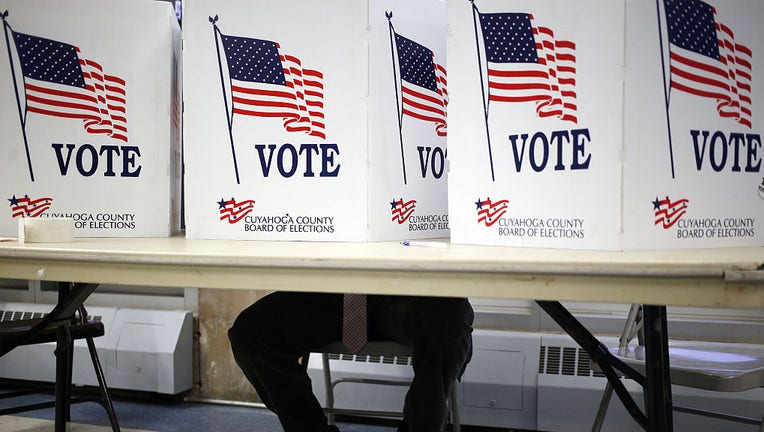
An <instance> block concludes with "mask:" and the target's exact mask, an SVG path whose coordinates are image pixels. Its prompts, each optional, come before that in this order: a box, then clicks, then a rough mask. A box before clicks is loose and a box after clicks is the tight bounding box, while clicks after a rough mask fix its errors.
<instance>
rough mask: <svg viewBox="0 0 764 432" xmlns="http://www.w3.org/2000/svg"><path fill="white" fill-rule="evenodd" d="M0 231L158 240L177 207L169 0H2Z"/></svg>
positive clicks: (175, 66) (176, 58) (176, 92)
mask: <svg viewBox="0 0 764 432" xmlns="http://www.w3.org/2000/svg"><path fill="white" fill-rule="evenodd" d="M0 14H2V26H3V32H2V33H3V34H2V36H0V37H2V38H3V42H2V45H1V46H2V49H0V83H2V84H0V113H2V115H0V131H2V137H3V139H2V142H0V154H1V155H2V157H0V195H1V196H2V197H3V198H4V199H3V202H5V203H9V205H6V207H5V210H3V213H2V214H0V235H5V236H15V235H16V231H17V221H16V219H17V218H22V217H67V218H73V219H74V221H75V236H88V237H149V236H152V237H165V236H168V235H170V234H171V232H172V229H173V228H174V227H175V226H177V220H178V215H179V209H180V205H179V202H178V199H179V193H178V192H177V191H178V190H179V188H180V187H179V182H178V180H179V167H180V165H179V161H180V157H179V156H178V155H179V153H180V120H181V119H180V103H181V101H180V77H179V73H180V71H181V69H180V67H181V63H180V62H181V54H180V27H179V25H178V22H177V19H176V17H175V14H174V13H173V9H172V6H171V5H170V4H169V3H167V2H103V1H98V0H71V1H67V2H60V1H56V0H30V1H23V2H18V1H7V0H1V1H0Z"/></svg>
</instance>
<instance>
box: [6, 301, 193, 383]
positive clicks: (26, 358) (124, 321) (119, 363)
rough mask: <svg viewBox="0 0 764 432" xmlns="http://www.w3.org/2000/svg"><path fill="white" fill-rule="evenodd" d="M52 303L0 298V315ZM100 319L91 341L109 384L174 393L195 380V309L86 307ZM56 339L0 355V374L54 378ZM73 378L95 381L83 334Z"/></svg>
mask: <svg viewBox="0 0 764 432" xmlns="http://www.w3.org/2000/svg"><path fill="white" fill-rule="evenodd" d="M52 308H53V305H45V304H34V303H0V321H10V320H18V319H22V318H30V317H40V316H42V314H43V313H47V312H49V311H50V310H51V309H52ZM87 311H88V314H89V315H90V316H91V317H93V318H92V319H95V320H97V321H101V322H102V323H103V324H104V328H105V335H104V336H101V337H99V338H95V339H94V340H93V342H94V343H95V345H96V349H97V350H98V357H99V359H100V361H101V366H102V367H103V371H104V375H105V378H106V382H107V383H108V385H109V387H111V388H117V389H126V390H140V391H147V392H155V393H162V394H178V393H182V392H185V391H187V390H190V389H191V386H192V385H193V315H192V314H191V312H189V311H178V310H173V311H158V310H147V309H129V308H112V307H89V308H88V309H87ZM55 348H56V345H55V344H54V343H47V344H40V345H29V346H22V347H18V348H16V349H14V350H13V351H11V352H10V353H8V354H6V355H5V356H3V357H2V358H0V377H3V378H11V379H20V380H32V381H50V382H54V381H55V377H56V362H55V356H54V355H53V350H54V349H55ZM74 360H75V361H74V370H73V374H72V382H74V383H75V384H79V385H97V384H98V381H97V379H96V376H95V373H94V372H93V366H92V363H91V361H90V355H89V354H88V348H87V345H86V344H85V341H84V340H80V341H75V354H74Z"/></svg>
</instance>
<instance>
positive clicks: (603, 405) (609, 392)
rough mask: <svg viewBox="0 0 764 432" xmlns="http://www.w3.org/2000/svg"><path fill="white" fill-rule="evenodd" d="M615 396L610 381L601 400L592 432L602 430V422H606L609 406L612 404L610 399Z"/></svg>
mask: <svg viewBox="0 0 764 432" xmlns="http://www.w3.org/2000/svg"><path fill="white" fill-rule="evenodd" d="M612 396H613V386H611V385H610V383H607V384H606V385H605V392H604V393H602V399H601V400H600V407H599V409H598V410H597V415H596V416H595V417H594V424H593V425H592V432H600V430H601V429H602V424H603V423H605V415H606V414H607V408H608V406H609V405H610V399H611V398H612Z"/></svg>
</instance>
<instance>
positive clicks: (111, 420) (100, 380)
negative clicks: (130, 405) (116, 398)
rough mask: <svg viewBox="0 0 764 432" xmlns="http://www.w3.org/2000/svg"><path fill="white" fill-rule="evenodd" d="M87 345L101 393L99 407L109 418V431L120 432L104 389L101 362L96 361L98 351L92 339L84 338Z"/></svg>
mask: <svg viewBox="0 0 764 432" xmlns="http://www.w3.org/2000/svg"><path fill="white" fill-rule="evenodd" d="M85 340H86V341H87V344H88V351H89V352H90V359H91V360H92V361H93V369H94V370H95V373H96V378H97V379H98V388H99V390H100V391H101V405H103V407H104V409H105V410H106V414H107V415H108V416H109V423H111V429H112V431H114V432H120V429H119V423H118V422H117V415H116V414H115V413H114V405H113V404H112V403H111V397H110V396H109V389H108V388H106V379H105V377H104V375H103V369H102V368H101V361H100V360H99V359H98V351H96V347H95V343H94V342H93V338H85Z"/></svg>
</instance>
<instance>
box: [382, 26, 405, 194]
mask: <svg viewBox="0 0 764 432" xmlns="http://www.w3.org/2000/svg"><path fill="white" fill-rule="evenodd" d="M385 16H386V17H387V24H388V30H389V31H390V55H391V56H392V60H393V87H395V108H396V111H395V114H396V115H395V116H396V117H397V119H398V139H399V140H400V143H401V165H402V166H403V184H406V159H405V156H404V152H403V118H402V117H403V112H402V111H401V106H400V103H399V102H398V74H397V72H396V71H395V49H394V47H393V34H394V33H395V28H393V22H392V18H393V13H392V12H385ZM401 84H403V83H401Z"/></svg>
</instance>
